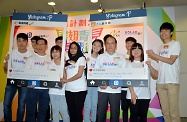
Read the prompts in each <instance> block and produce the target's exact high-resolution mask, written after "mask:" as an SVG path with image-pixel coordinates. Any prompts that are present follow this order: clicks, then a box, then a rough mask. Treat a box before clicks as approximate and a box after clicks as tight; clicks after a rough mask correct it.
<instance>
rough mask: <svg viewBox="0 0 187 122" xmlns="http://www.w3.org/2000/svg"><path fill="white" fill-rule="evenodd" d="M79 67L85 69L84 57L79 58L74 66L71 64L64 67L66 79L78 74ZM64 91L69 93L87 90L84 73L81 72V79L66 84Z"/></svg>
mask: <svg viewBox="0 0 187 122" xmlns="http://www.w3.org/2000/svg"><path fill="white" fill-rule="evenodd" d="M79 66H84V67H85V68H86V59H85V57H80V58H79V59H78V60H77V62H76V63H75V64H71V65H68V66H66V67H65V69H66V74H67V79H69V78H71V77H73V76H74V75H76V74H77V73H78V70H79ZM65 90H66V91H70V92H80V91H86V90H87V83H86V77H85V73H84V72H83V74H82V77H81V78H79V79H77V80H74V81H71V82H67V83H66V88H65Z"/></svg>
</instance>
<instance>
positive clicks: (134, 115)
mask: <svg viewBox="0 0 187 122" xmlns="http://www.w3.org/2000/svg"><path fill="white" fill-rule="evenodd" d="M128 102H129V105H130V113H131V115H130V122H147V112H148V108H149V102H150V99H137V100H136V104H135V105H134V104H132V102H131V100H128Z"/></svg>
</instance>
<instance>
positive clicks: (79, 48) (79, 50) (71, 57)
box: [65, 42, 85, 66]
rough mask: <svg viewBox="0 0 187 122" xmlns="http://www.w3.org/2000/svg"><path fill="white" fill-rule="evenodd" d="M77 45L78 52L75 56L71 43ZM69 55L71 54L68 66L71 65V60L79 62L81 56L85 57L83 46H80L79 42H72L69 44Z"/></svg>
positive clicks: (67, 61) (67, 62)
mask: <svg viewBox="0 0 187 122" xmlns="http://www.w3.org/2000/svg"><path fill="white" fill-rule="evenodd" d="M73 44H74V45H76V47H77V53H76V54H75V55H74V56H73V55H72V54H71V53H70V48H71V45H73ZM68 56H69V59H68V60H66V64H65V66H68V65H71V64H70V61H74V62H77V60H78V59H79V58H80V57H85V56H84V55H83V53H82V51H81V47H80V46H79V44H78V43H77V42H72V43H71V44H70V45H69V50H68Z"/></svg>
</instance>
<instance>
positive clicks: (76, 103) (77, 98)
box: [65, 91, 87, 122]
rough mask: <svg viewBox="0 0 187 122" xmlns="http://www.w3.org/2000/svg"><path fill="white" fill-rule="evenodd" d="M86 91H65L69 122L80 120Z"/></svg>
mask: <svg viewBox="0 0 187 122" xmlns="http://www.w3.org/2000/svg"><path fill="white" fill-rule="evenodd" d="M86 94H87V91H81V92H70V91H65V96H66V102H67V105H68V110H69V116H70V122H82V121H83V115H82V110H83V107H84V101H85V98H86Z"/></svg>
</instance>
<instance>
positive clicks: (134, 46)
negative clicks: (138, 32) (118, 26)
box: [129, 43, 144, 62]
mask: <svg viewBox="0 0 187 122" xmlns="http://www.w3.org/2000/svg"><path fill="white" fill-rule="evenodd" d="M137 47H138V49H140V50H141V51H142V54H141V59H140V62H143V61H144V51H143V46H142V45H141V44H140V43H134V44H133V45H132V47H131V49H130V57H129V60H130V61H131V62H133V61H134V56H133V55H132V50H134V49H136V48H137Z"/></svg>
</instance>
